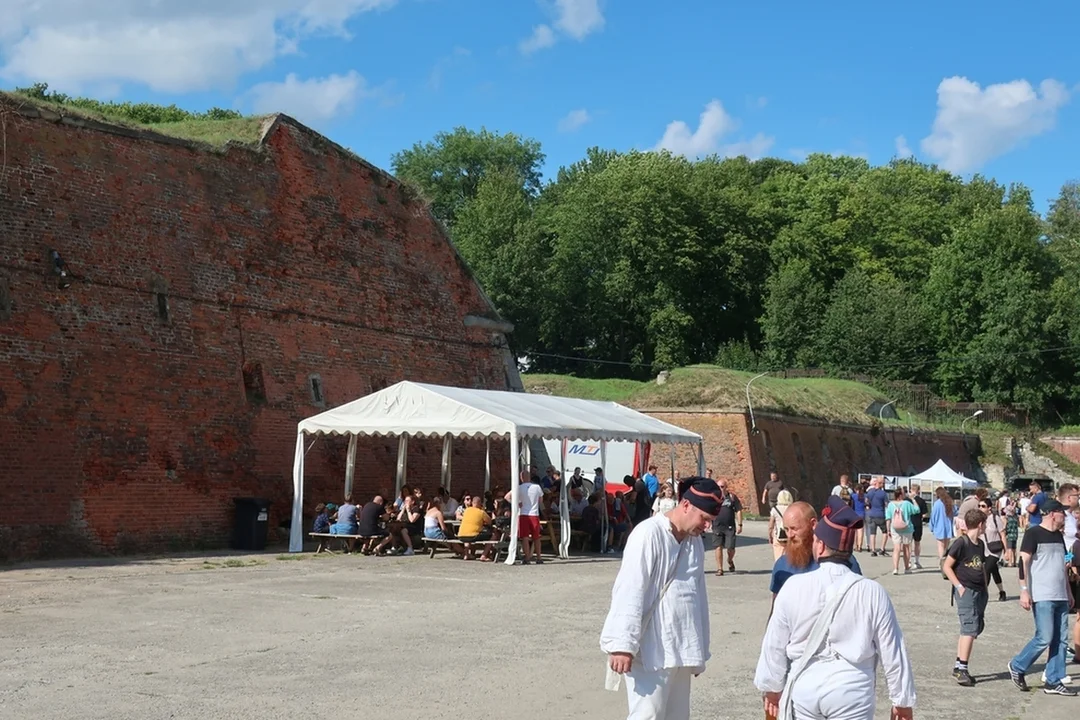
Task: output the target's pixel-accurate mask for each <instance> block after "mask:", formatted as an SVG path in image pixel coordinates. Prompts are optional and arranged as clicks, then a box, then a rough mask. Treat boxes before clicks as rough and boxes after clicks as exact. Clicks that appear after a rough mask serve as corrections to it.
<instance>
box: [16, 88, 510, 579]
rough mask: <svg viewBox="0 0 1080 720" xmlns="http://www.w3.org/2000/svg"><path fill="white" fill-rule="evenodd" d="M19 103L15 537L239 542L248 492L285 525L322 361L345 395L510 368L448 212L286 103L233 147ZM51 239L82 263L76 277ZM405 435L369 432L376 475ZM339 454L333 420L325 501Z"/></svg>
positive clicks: (434, 449) (311, 482)
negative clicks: (458, 249)
mask: <svg viewBox="0 0 1080 720" xmlns="http://www.w3.org/2000/svg"><path fill="white" fill-rule="evenodd" d="M3 102H5V101H4V100H3V99H0V103H3ZM12 109H13V106H11V105H10V104H8V105H6V106H4V105H0V113H4V115H5V122H6V130H5V132H6V148H7V151H6V152H7V155H6V158H5V162H4V165H3V169H2V170H0V559H2V558H9V559H10V558H21V557H32V556H46V555H52V554H76V553H87V552H100V551H109V550H133V549H147V550H150V549H160V548H182V547H198V546H206V545H211V546H213V545H221V544H222V543H224V542H226V541H227V537H228V531H229V528H230V525H231V513H232V498H233V497H236V496H250V495H254V496H263V497H267V498H269V499H270V500H271V501H272V507H273V509H272V514H271V524H272V527H273V526H276V525H277V524H278V523H279V521H280V520H282V519H287V518H288V515H289V509H290V506H291V496H292V483H291V474H292V462H293V450H294V445H295V437H296V423H297V422H298V421H299V420H300V419H302V418H304V417H307V416H310V415H313V414H316V413H318V412H320V411H321V410H322V408H320V407H318V406H316V404H314V402H313V400H312V397H311V391H310V386H309V380H308V378H309V375H311V374H313V373H317V374H319V375H320V376H321V378H322V383H323V388H324V393H325V400H326V407H333V406H335V405H338V404H341V403H343V402H346V401H348V400H352V399H354V398H356V397H359V396H361V395H364V394H367V393H369V392H371V391H372V390H373V389H377V388H380V387H384V386H386V385H388V384H392V383H394V382H397V381H399V380H403V379H412V380H421V381H426V382H434V383H443V384H451V385H459V386H471V387H486V388H505V387H506V384H507V379H506V373H505V369H504V366H503V360H502V355H501V351H500V350H499V349H498V348H496V347H495V343H497V342H501V336H496V335H493V333H492V331H491V330H481V329H478V328H467V327H465V326H464V325H463V318H464V316H465V315H469V314H474V315H484V316H487V317H495V316H494V313H493V311H492V310H491V308H490V306H489V304H488V302H487V301H486V300H485V299H484V297H483V295H482V293H481V292H480V290H479V289H478V288H477V286H476V284H475V283H474V282H473V280H472V279H471V276H470V275H469V273H468V271H467V269H466V268H465V267H464V265H463V263H462V262H461V261H460V259H459V258H458V256H457V255H456V253H455V252H454V251H453V249H452V247H451V246H450V245H449V244H448V242H447V241H446V239H445V237H444V235H443V234H442V233H441V232H440V230H439V228H438V227H437V225H436V224H435V222H434V221H433V220H432V219H431V217H430V215H429V214H428V213H427V212H426V211H425V210H424V209H423V207H422V206H420V205H419V204H418V203H416V202H415V201H412V200H410V198H409V197H408V195H407V193H405V192H403V191H402V190H401V188H399V186H398V185H397V183H396V182H394V181H393V180H391V179H390V178H389V177H388V176H387V175H385V174H383V173H381V172H379V171H377V170H376V169H374V168H372V167H370V166H368V165H367V164H365V163H363V162H361V161H359V160H358V159H356V158H354V157H352V156H351V155H349V154H347V153H346V152H344V151H343V150H341V149H340V148H338V147H337V146H335V145H332V144H331V143H329V142H327V141H326V140H325V139H323V138H320V137H319V136H317V135H315V134H314V133H312V132H311V131H309V130H307V129H306V128H302V127H300V126H298V125H295V124H294V123H293V122H292V121H289V120H288V119H282V120H279V121H278V122H277V123H276V124H275V125H274V126H273V127H272V129H271V130H270V132H269V134H268V136H267V137H266V138H265V140H264V144H263V145H262V146H261V147H260V148H257V149H256V148H246V147H245V148H240V147H235V148H231V149H229V150H228V151H220V152H219V151H211V150H208V149H202V148H199V147H195V146H192V145H190V144H185V143H180V142H164V141H161V140H155V139H153V138H150V137H147V136H146V135H145V134H140V133H126V134H125V133H117V132H106V131H103V130H102V129H100V128H87V127H73V126H71V125H69V124H62V123H57V122H50V121H48V120H46V119H43V118H37V117H27V116H26V115H25V110H24V111H23V112H22V113H20V112H11V110H12ZM49 248H56V249H57V250H58V251H59V252H60V253H61V254H62V255H63V257H64V258H65V259H66V261H67V262H68V264H69V270H70V271H71V273H72V274H73V275H74V276H75V278H76V279H75V282H74V284H73V285H72V286H71V287H70V288H68V289H67V290H60V289H57V286H56V282H55V277H53V276H51V275H50V274H49V267H48V265H47V263H46V253H47V251H48V249H49ZM157 292H163V293H164V294H165V295H166V297H167V298H168V320H167V321H166V320H163V319H162V318H160V317H159V315H158V305H157V296H156V294H155V293H157ZM245 363H260V364H261V367H262V376H263V381H264V383H265V402H264V403H253V402H250V401H249V400H248V397H247V394H246V392H245V384H244V377H243V373H242V368H243V367H244V365H245ZM427 445H428V446H425V444H424V443H415V442H414V443H413V449H414V452H413V453H412V456H411V457H410V464H409V472H410V475H411V476H412V478H415V479H418V480H420V481H421V482H423V483H424V484H426V485H427V486H428V487H429V488H431V489H433V488H434V486H435V484H436V482H437V480H438V477H439V468H440V457H441V456H440V452H441V445H440V444H439V443H438V442H432V443H428V444H427ZM395 452H396V442H390V443H386V442H385V441H381V440H380V441H368V442H362V443H361V444H360V451H359V453H358V458H357V471H356V478H357V480H356V492H357V494H358V496H360V497H361V498H362V497H364V496H365V495H369V494H370V493H372V492H375V491H376V490H378V489H380V488H384V487H389V488H391V489H392V488H393V483H392V478H393V473H394V467H395V455H394V454H395ZM457 452H458V453H459V454H457V455H456V456H455V460H454V462H455V471H456V472H455V476H456V477H457V478H458V481H457V484H456V489H463V488H464V487H465V486H464V485H463V483H464V482H466V480H465V479H464V478H469V477H477V476H479V478H480V483H482V478H483V443H479V442H477V443H471V444H469V445H468V446H466V445H465V444H463V443H459V447H458V450H457ZM505 452H506V451H505V448H502V449H501V450H500V451H499V452H494V448H493V454H494V455H495V458H496V461H497V462H501V463H502V464H501V465H497V468H498V471H499V472H500V473H502V474H505V473H506V472H507V471H506V470H505V469H503V468H504V466H505V465H506V460H505V458H503V457H502V455H505ZM344 472H345V442H344V441H342V440H340V439H336V438H333V439H320V440H319V442H318V443H317V444H316V446H315V447H314V448H313V449H312V450H311V452H310V454H309V455H308V457H307V478H308V482H307V487H308V490H307V492H306V493H305V498H306V500H307V502H306V503H305V504H306V506H307V508H306V510H307V512H308V515H310V508H311V507H313V506H314V504H315V503H317V502H319V501H322V500H331V499H333V500H338V501H340V495H341V493H342V488H343V484H344ZM499 477H501V475H500V476H499ZM474 487H476V489H479V486H476V485H474ZM307 522H308V520H307V519H305V523H307Z"/></svg>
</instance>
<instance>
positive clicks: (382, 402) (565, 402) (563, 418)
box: [299, 381, 701, 444]
mask: <svg viewBox="0 0 1080 720" xmlns="http://www.w3.org/2000/svg"><path fill="white" fill-rule="evenodd" d="M299 431H300V432H303V433H309V434H328V435H374V436H395V435H414V436H420V437H426V436H441V435H446V434H450V435H453V436H455V437H473V438H481V437H510V435H512V434H513V433H515V432H516V433H517V434H518V435H519V436H526V437H540V438H550V439H555V438H566V439H569V440H579V439H580V440H643V441H645V440H647V441H650V442H662V443H694V444H696V443H699V442H701V436H700V435H698V434H697V433H693V432H690V431H689V430H683V429H682V428H680V427H677V426H675V425H671V424H669V423H666V422H663V421H661V420H657V419H656V418H653V417H649V416H648V415H645V414H643V413H639V412H637V411H636V410H631V409H630V408H628V407H624V406H622V405H619V404H618V403H614V402H601V401H598V400H579V399H577V398H566V397H558V396H553V395H531V394H528V393H521V392H507V391H502V390H470V389H468V388H456V387H447V386H443V385H427V384H424V383H415V382H409V381H403V382H399V383H397V384H396V385H391V386H390V387H388V388H386V389H384V390H380V391H378V392H376V393H372V394H371V395H367V396H365V397H362V398H360V399H358V400H353V401H352V402H349V403H346V404H344V405H341V406H339V407H336V408H334V409H333V410H327V411H326V412H324V413H320V414H318V415H315V416H313V417H309V418H307V419H306V420H303V421H301V422H300V425H299Z"/></svg>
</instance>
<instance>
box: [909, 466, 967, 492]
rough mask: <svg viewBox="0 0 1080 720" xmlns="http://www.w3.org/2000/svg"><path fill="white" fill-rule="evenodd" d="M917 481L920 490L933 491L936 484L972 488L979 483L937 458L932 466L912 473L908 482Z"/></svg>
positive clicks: (965, 488)
mask: <svg viewBox="0 0 1080 720" xmlns="http://www.w3.org/2000/svg"><path fill="white" fill-rule="evenodd" d="M916 482H917V483H918V484H919V485H920V486H921V489H922V490H925V491H927V492H933V491H934V488H936V487H938V486H942V487H946V488H960V489H961V490H974V489H975V488H977V487H979V483H977V482H975V481H974V480H971V479H970V478H966V477H964V476H963V475H961V474H960V473H958V472H956V471H955V470H953V469H952V468H951V467H949V466H948V465H946V464H945V461H944V460H938V461H937V462H936V463H934V464H933V466H932V467H930V468H928V469H926V470H924V471H923V472H921V473H918V474H917V475H912V476H911V478H910V479H909V483H910V484H914V483H916Z"/></svg>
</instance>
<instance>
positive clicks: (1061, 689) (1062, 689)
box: [1043, 683, 1080, 697]
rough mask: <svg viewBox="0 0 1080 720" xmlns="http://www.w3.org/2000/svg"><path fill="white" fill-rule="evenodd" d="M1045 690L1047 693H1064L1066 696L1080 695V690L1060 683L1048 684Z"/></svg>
mask: <svg viewBox="0 0 1080 720" xmlns="http://www.w3.org/2000/svg"><path fill="white" fill-rule="evenodd" d="M1043 692H1044V693H1046V694H1047V695H1064V696H1066V697H1076V696H1077V695H1080V690H1077V689H1076V688H1071V687H1067V686H1065V685H1063V684H1062V683H1058V684H1057V685H1046V686H1044V687H1043Z"/></svg>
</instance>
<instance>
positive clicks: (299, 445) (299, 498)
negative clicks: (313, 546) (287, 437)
mask: <svg viewBox="0 0 1080 720" xmlns="http://www.w3.org/2000/svg"><path fill="white" fill-rule="evenodd" d="M303 551H304V433H302V432H298V433H296V454H295V456H294V457H293V505H292V522H291V524H290V525H289V552H303Z"/></svg>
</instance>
